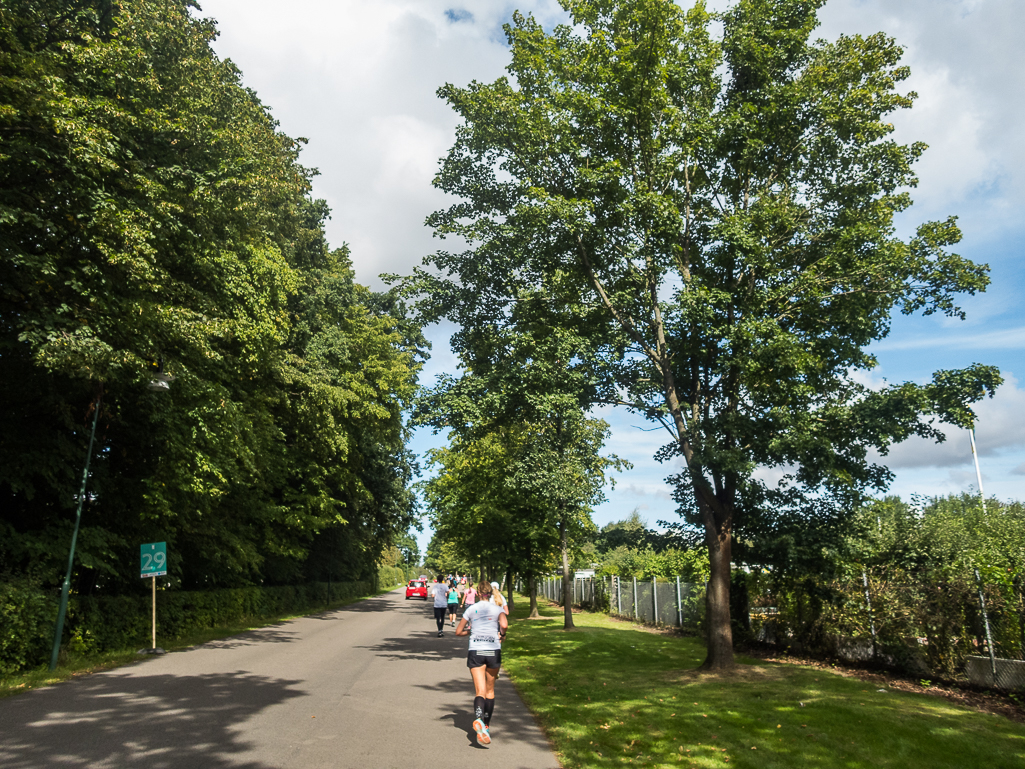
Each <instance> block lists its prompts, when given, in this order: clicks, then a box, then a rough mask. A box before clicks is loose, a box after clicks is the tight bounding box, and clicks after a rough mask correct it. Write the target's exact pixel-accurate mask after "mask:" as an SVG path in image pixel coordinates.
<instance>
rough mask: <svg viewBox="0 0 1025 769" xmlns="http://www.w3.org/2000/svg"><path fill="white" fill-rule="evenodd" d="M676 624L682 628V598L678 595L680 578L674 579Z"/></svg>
mask: <svg viewBox="0 0 1025 769" xmlns="http://www.w3.org/2000/svg"><path fill="white" fill-rule="evenodd" d="M676 624H677V625H679V626H680V627H683V596H682V595H681V594H680V577H679V576H677V577H676Z"/></svg>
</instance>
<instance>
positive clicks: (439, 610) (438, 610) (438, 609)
mask: <svg viewBox="0 0 1025 769" xmlns="http://www.w3.org/2000/svg"><path fill="white" fill-rule="evenodd" d="M447 616H448V609H446V608H445V607H444V606H435V607H434V619H445V617H447Z"/></svg>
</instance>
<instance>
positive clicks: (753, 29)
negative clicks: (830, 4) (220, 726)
mask: <svg viewBox="0 0 1025 769" xmlns="http://www.w3.org/2000/svg"><path fill="white" fill-rule="evenodd" d="M191 5H192V4H191V3H190V2H187V1H186V0H169V2H164V3H159V4H153V3H146V2H142V0H122V1H121V2H117V3H115V2H112V0H77V1H76V2H74V3H67V2H58V0H20V1H19V2H13V3H5V4H3V6H2V7H0V47H2V50H0V54H2V59H0V103H2V107H0V133H2V136H3V152H2V154H0V226H2V230H0V249H2V251H3V259H2V261H0V289H2V291H0V317H2V321H3V322H2V327H0V345H2V347H0V388H2V396H3V407H2V416H0V420H2V423H0V436H2V437H0V494H2V495H3V500H4V504H3V505H2V506H0V508H2V511H3V512H2V514H0V527H2V528H0V559H2V562H0V563H2V565H0V574H2V575H3V576H2V578H3V579H4V580H6V581H7V584H9V585H13V584H15V582H17V581H19V580H20V582H18V584H23V585H24V586H25V588H24V589H26V590H42V591H44V592H45V591H52V590H53V588H54V587H55V584H56V580H57V579H58V577H57V575H58V574H60V573H61V562H62V560H63V559H66V558H67V552H68V542H69V539H70V537H71V531H72V527H73V523H72V520H73V519H72V517H71V515H70V511H71V510H72V509H74V507H75V504H76V503H77V502H81V503H82V504H83V506H84V510H83V517H82V529H81V535H80V539H79V548H80V550H79V552H78V557H77V560H76V563H75V572H74V578H73V586H72V590H73V592H74V593H75V594H76V595H87V594H90V593H97V594H124V593H132V592H139V591H141V588H142V586H141V585H140V584H139V583H138V578H137V577H136V576H134V566H135V563H134V558H133V554H134V553H135V552H136V548H137V547H138V545H139V543H142V542H157V541H166V542H167V543H168V554H169V562H168V578H169V579H168V582H169V585H170V586H172V587H175V588H190V589H211V588H219V587H224V588H239V587H244V586H246V585H295V584H299V583H302V582H308V581H311V580H322V581H323V580H350V581H351V580H360V579H365V578H368V577H371V576H372V575H373V573H374V572H375V570H376V568H377V565H378V562H379V560H380V559H381V555H382V553H383V552H385V551H387V550H388V548H389V547H390V546H392V545H394V544H397V543H398V541H399V538H400V536H401V535H402V534H403V533H404V532H406V531H407V529H408V528H409V526H410V524H411V523H413V522H414V520H415V505H414V497H413V491H412V488H411V483H410V482H411V478H412V475H413V468H414V465H413V462H412V459H411V457H410V456H409V454H408V452H407V450H406V448H405V439H406V430H407V424H406V423H404V420H403V410H404V409H406V408H407V407H410V406H413V411H412V421H413V423H415V424H418V425H431V426H433V427H435V428H436V429H439V430H447V431H449V435H450V436H451V442H450V445H449V446H448V447H447V448H445V449H443V450H439V451H437V452H436V453H435V454H434V455H433V456H432V457H431V458H430V459H431V461H432V462H433V463H434V464H435V465H436V467H437V469H438V472H437V473H436V475H435V476H434V477H433V479H432V480H431V481H429V482H428V483H427V485H426V486H425V487H424V495H425V498H426V501H427V504H428V505H429V507H430V511H431V513H432V516H433V521H434V523H435V525H436V532H437V533H436V544H435V547H434V550H435V551H436V554H438V557H441V556H445V557H458V558H462V559H464V560H466V561H468V565H473V566H474V567H476V568H477V569H480V570H482V571H487V570H488V569H493V570H494V569H502V570H505V571H507V572H509V573H516V574H521V575H525V576H526V577H528V579H529V580H533V579H536V577H537V576H538V575H540V574H543V573H545V572H546V571H548V570H549V569H550V568H551V566H552V565H553V564H552V562H551V561H552V558H553V557H558V558H559V560H561V562H562V563H561V565H562V567H563V569H562V570H563V573H564V579H566V580H568V579H569V578H570V576H569V575H570V570H569V562H570V559H571V557H572V553H573V548H574V543H575V542H579V541H581V539H582V538H583V537H584V536H586V535H587V533H588V532H589V531H591V530H592V525H591V524H590V518H589V511H590V509H591V508H592V507H593V506H594V505H595V504H596V503H597V502H599V501H600V500H601V498H602V489H603V488H604V485H605V482H606V480H607V477H608V475H609V473H610V472H612V471H615V470H617V469H618V470H623V469H626V463H624V462H622V461H621V460H620V459H619V458H617V457H615V456H610V455H605V454H603V450H602V446H603V445H604V442H605V440H606V438H607V435H608V426H607V424H606V423H604V422H603V421H602V420H600V419H598V418H596V417H595V415H594V410H595V409H596V408H598V407H617V408H623V409H627V410H630V411H632V412H634V413H636V414H639V415H641V416H643V417H644V418H646V419H650V420H651V421H652V422H653V424H654V425H655V427H656V428H657V429H660V430H661V429H664V430H665V435H664V440H665V445H663V446H662V447H661V449H659V451H658V454H657V458H658V459H660V460H670V459H673V460H678V461H679V462H680V463H681V465H682V470H681V471H680V473H679V474H677V475H676V476H674V477H673V478H672V483H673V485H674V488H675V492H676V496H677V501H678V503H679V506H680V513H681V515H682V519H681V520H682V524H681V525H680V527H679V530H680V532H681V536H684V535H687V534H688V533H689V534H690V535H692V536H696V537H697V538H698V539H699V540H700V541H701V542H702V543H703V546H704V549H705V552H706V553H707V568H708V579H707V582H708V588H707V592H706V624H707V634H708V639H709V642H708V660H707V665H708V666H710V667H712V668H725V667H729V666H730V665H731V664H732V662H733V651H732V649H733V644H732V625H731V619H730V616H731V612H730V601H731V598H730V580H731V566H730V565H731V561H734V560H735V559H736V555H735V552H734V549H735V547H739V546H740V545H741V543H747V542H775V541H776V540H775V539H774V536H775V534H776V531H775V529H774V527H775V526H777V525H778V522H779V521H781V520H786V521H795V520H800V521H803V522H804V524H805V527H806V530H807V531H809V532H815V533H814V535H813V536H815V537H819V536H822V537H825V536H826V535H827V534H828V532H829V531H830V527H831V526H833V524H834V523H835V522H838V521H842V520H844V519H845V518H847V517H849V516H850V515H853V514H854V511H857V510H859V509H860V508H861V507H862V505H863V503H864V501H865V499H866V498H867V497H868V495H870V494H874V493H877V492H878V491H879V490H881V489H883V488H885V487H886V485H887V482H888V481H889V479H890V474H889V472H888V471H887V470H886V468H885V467H883V466H880V465H878V464H874V463H873V462H872V461H870V460H869V456H870V454H869V452H870V450H872V449H878V450H880V451H882V452H883V453H885V451H886V449H887V447H888V446H889V445H891V444H892V443H893V442H895V441H900V440H903V439H906V438H908V437H909V436H912V435H919V436H925V437H932V438H937V439H939V438H940V437H941V436H942V433H941V432H940V431H939V428H938V424H937V423H938V422H946V423H949V424H957V425H961V426H969V425H971V424H972V423H973V419H974V415H973V413H972V411H971V409H970V404H971V403H973V402H975V401H977V400H978V399H980V398H982V397H984V396H985V395H986V394H992V392H993V389H994V388H995V387H997V386H998V385H999V383H1000V375H999V372H998V371H997V370H996V369H994V368H992V367H988V366H984V365H978V364H977V365H973V366H971V367H969V368H967V369H964V370H957V371H938V372H936V374H935V375H934V377H933V380H932V381H931V382H929V383H927V384H915V383H903V384H887V385H885V386H883V387H881V388H875V389H873V388H870V387H868V386H866V385H865V384H863V378H862V377H861V376H860V374H861V372H864V371H865V370H866V369H872V368H873V367H874V366H875V365H876V361H875V359H874V358H873V356H872V355H871V354H870V353H869V352H867V348H868V345H870V344H871V343H872V342H873V341H875V340H878V339H880V338H882V337H884V336H885V335H886V334H887V332H888V329H889V323H890V316H891V313H893V312H894V311H899V312H903V313H913V312H923V313H926V314H929V313H937V312H938V313H944V314H947V315H950V316H953V317H961V316H962V312H961V310H960V308H959V307H958V306H957V303H956V297H957V295H958V294H973V293H975V292H978V291H982V290H984V289H985V287H986V285H987V283H988V277H987V269H986V267H985V266H983V265H978V264H974V263H972V262H971V261H969V260H967V259H963V258H961V257H959V256H958V255H956V254H954V253H952V252H951V251H950V250H949V249H950V247H952V246H953V245H954V244H956V243H957V241H958V239H959V238H960V233H959V231H958V228H957V226H956V223H955V221H954V219H953V218H950V219H948V220H945V221H940V222H926V223H924V224H922V225H921V226H919V227H918V228H917V229H916V230H915V233H914V235H912V236H911V237H909V238H901V237H898V236H897V234H896V232H895V228H894V217H895V216H896V215H897V214H899V213H901V212H903V211H905V210H906V209H907V208H908V207H909V206H910V205H911V198H910V196H909V194H908V190H909V189H910V188H912V187H913V186H914V185H915V182H916V179H915V175H914V172H913V164H914V162H915V161H916V160H917V159H918V157H919V156H920V155H921V153H922V152H923V151H924V147H923V146H922V145H920V144H911V145H902V144H899V143H897V142H895V141H893V140H892V138H891V136H890V135H891V133H892V131H893V126H892V124H890V123H889V122H887V120H888V116H889V115H890V114H891V113H893V112H894V111H896V110H900V109H907V108H910V107H911V106H912V102H913V94H907V93H903V92H902V91H901V90H900V84H901V82H902V81H904V80H905V79H906V78H907V76H908V71H907V69H906V68H905V67H903V66H901V64H900V54H901V49H900V47H899V46H898V45H897V43H896V42H895V41H893V40H891V39H889V38H887V37H885V36H883V35H873V36H870V37H861V36H857V35H854V36H841V37H840V38H838V39H837V40H835V41H832V42H821V41H819V42H813V33H814V29H815V27H816V25H817V20H816V13H817V9H818V7H819V6H820V5H821V3H819V2H808V1H807V0H738V2H736V3H734V4H733V5H732V6H731V8H730V9H729V10H728V11H726V12H724V13H722V14H718V15H717V14H712V13H709V12H708V11H707V10H706V8H705V7H704V5H703V4H702V3H698V4H696V5H695V6H694V7H692V8H690V9H683V8H681V7H680V6H679V5H677V4H676V3H675V2H671V0H584V1H583V2H569V1H568V0H566V1H565V2H564V3H563V5H564V7H565V9H566V11H567V13H569V14H570V16H571V19H572V23H571V24H567V25H562V26H559V27H556V28H555V29H553V30H551V31H547V30H545V29H544V28H542V26H541V25H539V24H538V23H537V22H536V21H535V20H534V19H532V18H529V17H524V16H522V15H520V14H518V13H517V14H514V15H513V18H512V22H511V23H510V24H509V25H508V26H507V27H506V32H507V35H508V39H509V45H510V49H509V50H510V57H511V62H510V65H509V68H508V69H509V77H506V78H501V79H499V80H497V81H495V82H494V83H477V82H474V83H471V84H470V85H469V86H467V87H458V86H454V85H446V86H444V87H443V88H441V89H440V91H439V95H440V96H441V97H442V98H443V99H445V100H446V101H447V102H448V103H449V104H450V105H451V106H452V107H453V109H454V110H455V111H456V112H457V114H458V115H459V116H460V118H461V119H462V122H461V124H460V126H459V127H458V129H457V132H456V139H455V143H454V144H453V146H452V148H451V150H450V151H449V153H448V155H447V156H446V157H445V158H444V159H443V161H442V164H441V167H440V170H439V173H438V175H437V177H436V181H435V183H436V186H437V187H438V188H439V189H441V190H442V191H444V192H446V193H449V194H450V195H452V196H453V197H454V199H455V202H454V203H453V204H452V206H451V207H449V208H447V209H444V210H441V211H438V212H437V213H435V214H434V215H432V216H431V217H430V218H429V220H428V224H429V225H430V226H431V227H433V228H434V230H435V232H436V233H437V234H438V235H439V236H440V237H442V238H450V242H453V243H456V244H458V245H457V246H456V247H455V250H452V251H447V250H441V251H439V252H437V253H436V254H434V255H433V256H430V257H429V258H427V259H426V260H425V265H424V268H423V269H420V270H417V271H415V272H414V274H413V275H411V276H409V277H406V278H401V277H398V276H395V277H394V281H393V282H394V284H395V288H394V289H393V290H392V291H390V292H388V293H383V294H381V293H373V292H371V291H369V290H367V289H365V288H363V287H361V286H360V285H358V284H357V283H356V282H355V281H354V278H353V273H352V268H351V264H350V261H349V255H348V253H347V251H346V250H345V249H344V248H342V249H334V250H332V249H331V248H329V247H328V244H327V243H326V241H325V237H324V230H323V222H324V219H325V217H326V216H327V215H328V211H327V208H326V206H325V205H324V204H323V202H321V201H316V200H313V199H312V198H311V197H310V179H311V176H312V174H313V172H312V171H311V170H310V169H307V168H304V167H303V166H302V165H301V164H300V163H299V151H300V148H301V144H302V140H294V139H291V138H289V137H287V136H284V135H283V134H282V133H281V132H280V131H278V129H277V125H276V123H275V122H274V120H273V119H272V117H271V115H270V113H269V111H268V109H267V108H266V107H265V106H264V105H263V104H261V103H260V102H259V100H258V99H257V97H256V96H255V94H253V92H252V91H250V90H248V89H246V88H244V87H243V86H242V84H241V79H240V73H239V72H238V70H237V69H236V68H235V67H234V66H233V65H232V64H231V63H230V62H228V61H222V60H220V59H218V58H217V57H216V56H215V55H214V53H213V52H212V50H211V48H210V42H211V40H212V39H213V37H214V35H215V29H214V27H213V24H212V22H209V21H204V20H199V19H196V18H195V17H194V16H192V15H191V13H190V7H191ZM404 302H410V303H411V304H412V305H413V308H414V309H413V312H412V313H410V314H409V315H408V317H407V312H406V307H405V304H404ZM442 318H447V319H448V320H450V321H452V322H454V323H455V324H457V326H458V332H457V333H456V335H455V336H454V337H453V339H452V346H453V349H454V350H455V352H456V353H457V354H458V355H459V357H460V360H461V363H462V374H461V375H460V376H455V375H451V376H446V377H442V378H441V380H440V381H438V382H437V383H436V384H435V386H434V387H433V388H431V389H429V390H428V391H426V392H424V393H423V394H422V396H421V397H420V398H418V399H415V380H416V375H417V372H418V370H419V368H420V365H421V361H422V359H423V352H422V351H423V348H424V343H423V338H422V336H421V332H420V328H422V325H423V324H427V323H431V322H434V321H437V320H440V319H442ZM154 381H156V382H158V383H159V384H158V385H157V387H158V388H159V389H160V390H163V391H164V392H155V391H153V390H152V389H150V384H151V383H152V382H154ZM101 396H102V397H101ZM414 401H415V404H414ZM97 415H98V420H97V425H98V433H97V445H98V448H97V452H96V455H95V457H94V458H93V465H92V468H91V471H90V473H89V476H88V482H89V490H88V492H87V493H86V494H85V495H84V496H83V495H81V494H80V492H79V485H78V480H79V478H80V472H79V470H78V468H80V467H81V466H82V458H83V456H84V454H85V453H86V444H87V437H86V436H87V434H88V433H89V425H90V424H91V417H94V416H97ZM656 448H658V446H657V444H656V445H653V450H654V449H656ZM759 468H781V469H783V470H784V472H785V473H786V478H785V479H784V481H783V482H782V483H781V484H779V485H775V486H774V485H770V484H767V483H766V482H764V481H763V480H760V477H761V476H759V475H758V474H757V473H756V470H758V469H759ZM446 548H447V551H446ZM446 553H447V554H446ZM390 560H392V561H395V560H396V559H394V558H391V559H390ZM566 623H567V624H571V623H572V615H571V613H570V612H569V607H567V613H566Z"/></svg>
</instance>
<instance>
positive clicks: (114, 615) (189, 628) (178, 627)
mask: <svg viewBox="0 0 1025 769" xmlns="http://www.w3.org/2000/svg"><path fill="white" fill-rule="evenodd" d="M376 588H377V586H376V585H375V584H374V583H373V582H369V581H367V582H332V583H331V584H330V596H329V595H328V589H329V586H328V583H327V582H313V583H309V584H306V585H286V586H282V587H243V588H236V589H226V590H210V591H196V592H177V591H169V590H162V591H158V593H157V632H158V634H159V635H160V636H161V637H163V638H174V639H177V638H182V637H183V636H185V635H187V634H189V633H191V632H194V631H196V630H204V629H207V628H214V627H221V626H230V625H239V624H245V623H249V622H253V621H259V620H261V619H271V618H274V617H280V616H282V615H284V614H301V613H303V612H310V611H315V610H317V609H322V608H324V607H326V606H327V605H328V604H329V603H335V602H337V601H345V600H350V599H354V598H359V597H360V596H366V595H372V594H373V593H374V592H375V591H376ZM57 603H58V601H57V598H56V597H54V596H52V595H50V594H48V593H46V592H44V591H43V590H40V589H39V588H38V587H34V586H31V585H28V584H20V583H0V628H2V631H0V674H10V673H16V672H18V671H21V670H24V669H26V668H31V667H35V666H37V665H41V664H43V663H45V662H46V659H47V657H48V656H49V652H50V648H51V643H52V639H53V635H52V634H53V626H54V622H55V621H56V618H57ZM151 616H152V608H151V598H150V596H148V595H138V596H99V597H83V596H76V597H73V598H72V599H71V601H70V602H69V605H68V616H67V620H66V621H65V624H64V643H65V644H66V645H68V646H70V647H71V648H72V649H73V650H75V651H78V652H104V651H115V650H118V649H127V648H131V647H133V646H143V645H147V644H148V641H149V637H150V623H151Z"/></svg>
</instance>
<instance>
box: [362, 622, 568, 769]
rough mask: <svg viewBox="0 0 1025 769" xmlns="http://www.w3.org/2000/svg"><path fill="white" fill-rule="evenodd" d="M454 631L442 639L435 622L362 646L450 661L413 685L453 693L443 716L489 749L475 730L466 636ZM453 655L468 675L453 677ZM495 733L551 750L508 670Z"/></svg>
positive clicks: (401, 656) (499, 688)
mask: <svg viewBox="0 0 1025 769" xmlns="http://www.w3.org/2000/svg"><path fill="white" fill-rule="evenodd" d="M450 630H451V628H448V627H446V633H445V637H444V638H438V637H437V634H436V632H435V631H434V626H433V625H432V626H431V628H430V629H429V631H425V633H424V634H423V635H411V636H406V637H399V638H382V639H381V640H380V642H378V643H376V644H373V645H372V646H363V647H359V648H363V649H369V650H371V651H373V652H375V653H376V654H377V656H379V657H389V658H393V659H396V660H415V661H418V662H438V663H440V662H444V663H446V667H445V668H440V667H439V671H444V674H443V675H441V676H439V678H438V680H437V681H436V682H434V683H429V684H414V685H413V687H414V688H417V689H423V690H425V691H431V692H442V693H445V694H448V695H451V697H447V698H446V699H445V702H444V703H443V704H442V705H441V707H442V708H443V709H444V710H445V711H446V712H445V714H444V715H443V716H441V718H442V720H444V721H450V722H451V723H452V726H453V727H454V728H455V729H458V730H459V731H461V732H463V733H464V734H465V735H466V740H467V743H468V745H469V746H470V747H473V748H479V749H481V750H485V748H483V747H482V746H481V745H478V744H477V735H476V733H475V732H474V731H473V710H472V708H473V683H472V682H471V680H470V671H469V670H468V669H466V668H465V667H463V666H464V665H465V658H466V639H465V638H458V637H456V636H455V635H453V634H451V633H450V632H449V631H450ZM453 657H456V658H458V664H459V666H460V668H461V669H463V670H465V673H466V675H465V677H462V676H461V677H458V678H451V677H450V670H451V668H450V667H448V665H450V664H451V663H452V662H453ZM491 732H492V735H493V737H494V739H495V740H496V741H500V740H505V739H507V740H510V741H517V742H524V741H525V742H527V743H528V744H531V745H535V746H536V747H538V748H540V749H542V750H544V751H546V752H547V751H549V750H550V749H551V746H550V745H549V744H548V741H547V740H546V739H545V737H544V735H543V734H542V732H541V730H540V729H538V728H537V726H536V724H535V721H534V717H533V716H532V715H531V714H530V711H528V710H527V708H526V706H525V705H524V704H523V702H522V700H520V698H519V695H518V694H517V693H516V691H515V689H513V687H512V684H511V683H510V682H509V679H508V676H507V675H506V674H505V673H504V672H503V673H502V675H501V676H500V677H499V679H498V682H497V683H496V688H495V720H494V721H493V722H492V728H491Z"/></svg>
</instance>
